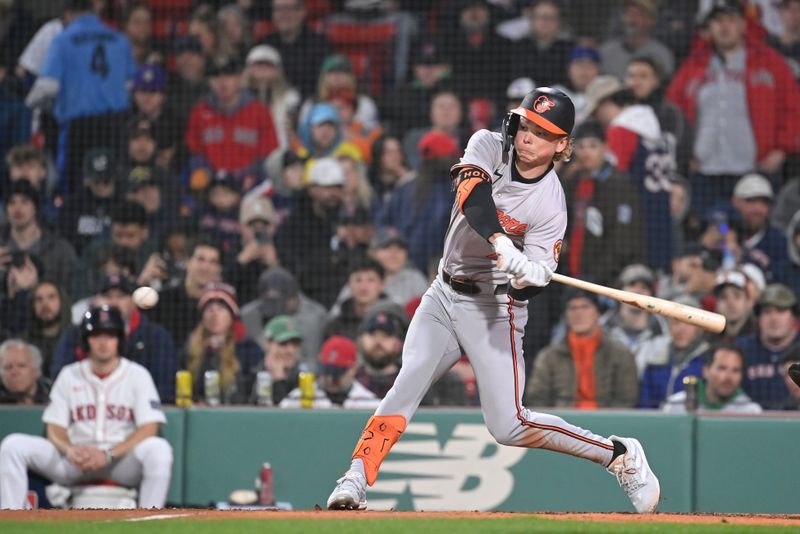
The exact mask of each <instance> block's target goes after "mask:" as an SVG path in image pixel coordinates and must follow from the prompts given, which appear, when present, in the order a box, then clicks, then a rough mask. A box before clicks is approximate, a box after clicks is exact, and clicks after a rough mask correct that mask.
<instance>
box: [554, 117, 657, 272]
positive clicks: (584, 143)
mask: <svg viewBox="0 0 800 534" xmlns="http://www.w3.org/2000/svg"><path fill="white" fill-rule="evenodd" d="M573 137H574V139H575V156H574V163H573V164H572V165H571V166H570V167H569V168H568V170H567V171H566V172H565V179H564V181H565V188H564V189H565V190H566V191H565V193H566V196H567V206H568V209H569V211H570V214H569V218H568V221H569V225H568V227H567V232H566V237H567V242H568V246H567V247H566V252H567V254H566V258H565V259H566V261H565V262H564V263H565V266H567V267H568V269H569V272H570V274H571V275H572V276H576V277H579V278H587V277H588V278H589V279H592V280H594V281H595V282H597V283H600V284H606V285H608V284H611V283H612V282H613V281H614V279H615V278H616V277H617V275H618V274H619V272H620V271H621V270H622V268H623V267H624V266H626V265H629V264H632V263H637V262H639V261H642V260H643V259H644V255H643V253H642V252H643V250H642V249H643V246H644V241H643V238H644V235H643V231H642V209H641V201H640V199H639V194H638V192H637V191H636V189H634V187H633V186H632V185H631V183H630V179H629V178H628V176H626V175H625V174H623V173H621V172H619V171H618V170H616V169H615V168H614V165H612V164H611V162H610V157H609V152H608V148H607V146H606V142H605V134H604V132H603V127H602V126H601V125H600V124H599V123H597V122H596V121H586V122H584V123H582V124H581V125H580V126H578V127H577V128H576V129H575V131H574V134H573ZM662 246H663V244H662Z"/></svg>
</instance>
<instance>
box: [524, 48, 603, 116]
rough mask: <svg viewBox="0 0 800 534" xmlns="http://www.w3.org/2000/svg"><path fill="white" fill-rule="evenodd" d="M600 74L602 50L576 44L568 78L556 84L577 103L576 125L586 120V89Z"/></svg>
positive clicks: (568, 69)
mask: <svg viewBox="0 0 800 534" xmlns="http://www.w3.org/2000/svg"><path fill="white" fill-rule="evenodd" d="M599 75H600V52H598V51H597V49H596V48H594V47H592V46H576V47H574V48H573V49H572V52H570V55H569V63H568V65H567V80H566V83H565V84H564V85H556V88H557V89H561V90H562V91H564V92H565V93H566V94H567V95H568V96H569V97H570V99H571V100H572V103H573V104H574V105H575V125H576V126H577V125H580V124H581V123H582V122H583V121H584V120H586V104H587V100H586V89H587V88H588V87H589V84H590V83H592V81H594V79H595V78H597V77H598V76H599ZM526 94H527V93H526Z"/></svg>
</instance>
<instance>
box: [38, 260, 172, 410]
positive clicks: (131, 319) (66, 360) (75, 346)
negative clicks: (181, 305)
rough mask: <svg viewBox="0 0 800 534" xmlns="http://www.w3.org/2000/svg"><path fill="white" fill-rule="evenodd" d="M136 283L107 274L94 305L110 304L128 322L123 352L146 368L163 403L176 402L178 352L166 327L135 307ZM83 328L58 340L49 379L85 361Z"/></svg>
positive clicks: (70, 332) (76, 329)
mask: <svg viewBox="0 0 800 534" xmlns="http://www.w3.org/2000/svg"><path fill="white" fill-rule="evenodd" d="M134 288H135V287H134V284H133V281H132V280H131V279H130V278H128V277H127V276H125V275H123V274H108V275H106V277H105V279H104V280H103V282H102V283H101V284H100V290H99V291H98V292H97V295H96V296H95V298H94V299H92V300H93V305H95V306H101V305H104V304H107V305H109V306H112V307H114V308H116V309H117V310H119V312H120V315H121V316H122V320H123V321H124V322H125V343H124V346H123V347H120V352H121V353H122V354H124V355H125V358H127V359H128V360H130V361H133V362H136V363H138V364H140V365H142V366H144V367H145V368H146V369H147V370H148V371H149V372H150V375H152V377H153V382H155V385H156V389H157V390H158V395H159V397H160V398H161V401H162V402H165V403H172V402H174V401H175V373H176V372H177V371H178V351H177V350H176V348H175V344H174V343H173V342H172V339H171V338H170V336H169V334H168V333H167V331H166V330H164V327H163V326H161V325H159V324H157V323H155V322H153V321H151V320H150V319H149V318H148V316H147V315H146V314H143V313H142V312H140V311H139V309H138V308H137V307H136V305H135V304H134V303H133V297H132V296H131V295H132V294H133V290H134ZM87 356H88V354H87V353H86V351H85V349H84V348H83V346H82V340H81V332H80V327H73V328H69V329H67V330H65V331H64V333H63V334H62V335H61V338H60V339H59V340H58V345H57V346H56V348H55V350H54V352H53V362H52V365H51V367H50V373H49V374H50V376H52V377H56V376H58V373H59V372H60V371H61V369H62V368H64V366H66V365H69V364H70V363H72V362H75V361H80V360H83V359H84V358H86V357H87Z"/></svg>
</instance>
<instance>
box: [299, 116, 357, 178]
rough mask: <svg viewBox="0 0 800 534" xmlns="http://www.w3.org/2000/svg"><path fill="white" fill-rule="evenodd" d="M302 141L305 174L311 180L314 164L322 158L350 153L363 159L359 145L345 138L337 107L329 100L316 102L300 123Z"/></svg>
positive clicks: (301, 151) (301, 153)
mask: <svg viewBox="0 0 800 534" xmlns="http://www.w3.org/2000/svg"><path fill="white" fill-rule="evenodd" d="M298 133H299V136H300V141H301V142H302V143H303V148H302V149H301V150H300V152H299V154H300V156H301V157H303V158H304V159H305V175H306V179H307V180H310V174H311V172H312V169H313V168H314V165H315V164H316V163H317V161H319V160H320V159H322V158H329V157H331V158H336V157H340V156H344V155H348V156H350V157H352V158H354V159H356V160H360V159H361V151H360V150H359V148H358V147H357V146H355V145H354V144H352V143H350V142H349V141H345V140H344V136H343V134H342V119H341V117H339V112H338V111H336V108H335V107H334V106H333V105H332V104H329V103H327V102H323V103H318V104H314V105H313V106H312V107H311V109H310V110H309V112H308V114H307V116H306V119H305V121H304V122H302V123H301V125H300V130H299V132H298Z"/></svg>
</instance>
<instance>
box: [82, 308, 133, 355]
mask: <svg viewBox="0 0 800 534" xmlns="http://www.w3.org/2000/svg"><path fill="white" fill-rule="evenodd" d="M103 332H105V333H109V334H113V335H115V336H117V339H118V340H119V349H118V350H120V351H121V350H122V346H123V343H124V342H125V321H124V320H123V319H122V314H121V313H120V312H119V310H118V309H117V308H114V307H112V306H109V305H108V304H103V305H102V306H94V307H92V308H90V309H89V310H87V311H86V313H84V314H83V320H82V321H81V346H82V348H83V350H84V351H86V352H88V351H89V337H90V336H93V335H95V334H99V333H103Z"/></svg>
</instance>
